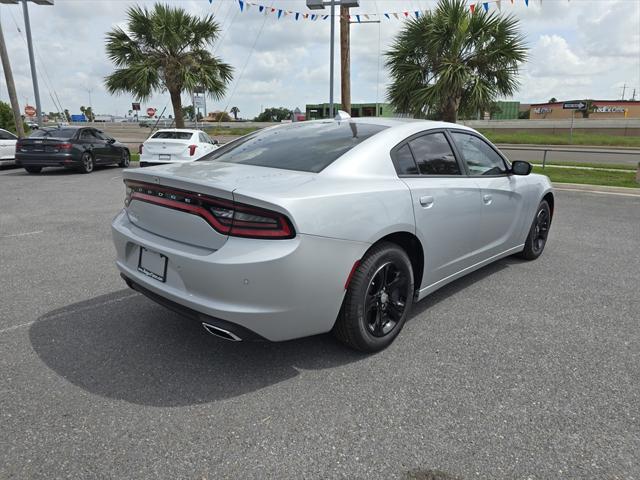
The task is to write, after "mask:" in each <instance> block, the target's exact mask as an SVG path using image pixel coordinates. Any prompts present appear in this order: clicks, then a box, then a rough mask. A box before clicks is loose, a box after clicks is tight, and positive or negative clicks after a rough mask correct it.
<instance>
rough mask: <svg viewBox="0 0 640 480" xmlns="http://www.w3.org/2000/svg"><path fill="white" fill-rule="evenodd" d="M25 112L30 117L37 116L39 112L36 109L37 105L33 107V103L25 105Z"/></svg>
mask: <svg viewBox="0 0 640 480" xmlns="http://www.w3.org/2000/svg"><path fill="white" fill-rule="evenodd" d="M24 113H25V115H27V116H28V117H35V116H36V114H37V113H38V112H37V111H36V107H32V106H31V105H27V106H26V107H24Z"/></svg>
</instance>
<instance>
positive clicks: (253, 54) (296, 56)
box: [0, 0, 640, 118]
mask: <svg viewBox="0 0 640 480" xmlns="http://www.w3.org/2000/svg"><path fill="white" fill-rule="evenodd" d="M135 3H138V4H142V5H148V6H151V5H152V4H153V3H154V2H152V1H138V2H131V1H129V0H111V1H109V0H55V5H54V6H53V7H44V6H37V5H34V4H31V5H30V13H31V22H32V29H33V38H34V42H35V44H36V51H37V54H38V55H37V66H38V73H39V79H40V88H41V99H42V103H43V109H44V110H45V111H46V112H48V111H52V110H56V109H55V107H54V105H53V101H52V100H51V96H55V95H56V94H57V96H58V97H59V98H60V101H61V103H62V104H63V106H64V107H66V108H69V110H71V111H72V112H78V111H79V107H80V106H81V105H88V104H89V92H88V90H91V102H92V105H93V108H94V111H95V112H96V113H110V114H120V115H122V114H124V113H125V112H126V111H127V110H128V109H129V108H130V103H131V101H132V99H131V98H130V97H128V96H116V97H113V96H110V95H109V94H107V93H106V91H105V89H104V85H103V78H104V76H105V75H107V74H109V73H110V72H111V71H112V66H111V64H110V63H109V61H108V60H107V59H106V56H105V53H104V34H105V32H107V31H108V30H110V29H111V28H112V27H113V26H114V25H123V24H124V21H125V18H126V15H125V14H126V10H127V8H128V7H129V6H131V5H133V4H135ZM165 3H170V4H174V5H180V6H182V7H183V8H185V9H187V10H189V11H191V12H193V13H198V14H204V13H206V12H213V13H215V14H216V17H217V19H218V21H219V22H220V23H221V26H222V35H221V40H220V44H219V45H218V46H216V47H215V50H216V55H218V56H220V57H222V58H223V59H224V60H225V61H226V62H228V63H230V64H232V65H233V66H234V67H235V68H236V78H235V79H234V82H233V84H232V85H231V87H230V89H229V94H228V95H227V97H226V98H225V99H223V100H222V101H217V102H214V101H211V100H209V101H208V107H209V109H210V110H221V109H224V108H225V107H227V108H230V107H231V106H234V105H235V106H238V107H239V108H240V112H241V113H240V115H241V116H243V117H248V118H251V117H253V116H255V115H256V114H257V113H259V111H260V109H261V108H262V107H265V108H266V107H269V106H286V107H289V108H295V107H300V108H301V109H304V105H305V104H306V103H315V102H322V101H328V95H329V94H328V91H329V86H328V77H329V22H328V21H317V22H309V21H298V22H296V21H294V20H292V19H289V18H281V19H280V20H277V19H276V17H275V16H273V15H268V16H264V15H261V14H259V13H258V12H257V9H256V8H255V7H252V8H250V9H249V11H247V12H243V13H240V11H239V8H238V2H237V0H213V3H212V4H210V3H209V1H208V0H198V1H195V0H190V1H176V0H171V1H168V2H165ZM256 3H262V4H265V5H273V6H274V7H276V8H283V9H286V10H291V11H300V12H308V10H307V9H306V7H305V2H304V0H262V1H258V2H256ZM360 4H361V6H360V8H358V9H354V10H353V14H356V13H373V12H376V11H379V12H389V11H391V12H392V11H404V10H408V11H414V10H424V9H428V8H433V7H434V6H435V4H436V2H435V0H377V1H374V0H361V2H360ZM490 8H491V9H494V8H496V6H495V4H493V3H492V4H491V5H490ZM502 12H503V13H508V14H512V15H515V16H516V17H517V18H518V19H519V20H520V22H521V28H522V31H523V33H524V34H525V35H526V38H527V43H528V45H529V47H530V60H529V62H527V64H526V65H524V66H523V68H522V72H521V87H520V89H519V91H518V94H517V95H515V96H514V99H515V100H520V101H522V102H544V101H547V100H548V99H549V98H551V97H557V98H558V99H567V98H584V97H590V98H601V99H615V98H619V97H620V96H621V88H622V85H623V84H625V83H626V84H627V93H626V95H625V96H626V98H629V97H630V95H631V92H632V91H633V89H634V88H635V89H636V98H638V99H640V0H571V1H567V0H543V1H542V2H540V1H539V0H530V1H529V7H526V6H525V5H524V0H514V4H511V3H510V0H502ZM0 20H1V21H2V26H3V29H4V34H5V39H6V41H7V45H8V48H9V52H10V57H11V61H12V65H13V69H14V76H15V79H16V84H17V89H18V96H19V99H20V103H21V105H24V103H25V102H26V101H27V99H28V101H29V103H31V104H33V90H32V86H31V80H30V73H29V64H28V54H27V49H26V46H25V41H24V36H23V35H24V33H23V32H24V26H23V23H22V9H21V7H20V6H11V5H2V6H0ZM402 25H403V21H401V20H386V21H383V22H382V23H380V24H361V25H353V26H352V30H351V31H352V44H351V57H352V66H351V69H352V97H353V98H352V100H353V102H375V101H376V100H377V101H384V96H385V89H386V84H387V82H388V78H387V74H386V71H385V69H384V62H383V61H381V60H379V58H380V55H379V53H380V52H384V51H385V49H386V48H387V47H388V45H389V44H390V43H391V41H392V40H393V37H394V35H396V34H397V32H398V31H399V29H400V28H402ZM18 28H19V29H20V30H21V31H22V33H21V32H18ZM254 44H255V48H253V49H252V47H253V45H254ZM336 58H339V57H338V44H337V43H336ZM245 65H246V68H244V66H245ZM243 68H244V70H243ZM336 70H337V71H338V70H339V61H337V62H336ZM335 91H336V99H337V100H339V72H338V74H337V75H336V83H335ZM0 99H1V100H3V101H7V93H6V86H5V84H4V76H2V77H1V79H0ZM185 101H187V96H186V95H185ZM167 104H169V102H168V97H167V95H164V94H158V95H156V96H155V97H154V98H153V99H152V100H151V101H149V102H145V104H144V105H143V107H145V108H146V107H147V106H153V107H156V108H158V109H160V110H162V108H163V107H164V106H165V105H167ZM169 108H170V104H169Z"/></svg>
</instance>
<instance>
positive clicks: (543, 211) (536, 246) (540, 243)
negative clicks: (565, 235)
mask: <svg viewBox="0 0 640 480" xmlns="http://www.w3.org/2000/svg"><path fill="white" fill-rule="evenodd" d="M550 228H551V209H550V208H549V204H548V203H547V201H546V200H543V201H542V202H540V205H538V208H537V209H536V216H535V217H534V219H533V223H532V224H531V228H530V229H529V235H527V240H526V241H525V243H524V250H522V252H520V254H519V256H520V257H521V258H524V259H525V260H535V259H536V258H538V257H539V256H540V255H542V252H543V251H544V247H545V245H546V244H547V237H548V235H549V229H550Z"/></svg>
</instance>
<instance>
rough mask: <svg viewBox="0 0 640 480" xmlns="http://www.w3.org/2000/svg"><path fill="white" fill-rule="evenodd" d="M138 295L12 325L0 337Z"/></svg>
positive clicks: (1, 331) (2, 331) (0, 332)
mask: <svg viewBox="0 0 640 480" xmlns="http://www.w3.org/2000/svg"><path fill="white" fill-rule="evenodd" d="M139 295H140V294H139V293H131V294H129V295H126V296H124V297H120V298H114V299H112V300H107V301H105V302H101V303H97V304H93V305H86V306H84V307H80V308H76V309H74V310H65V311H63V312H60V313H56V314H54V315H49V316H44V317H41V318H39V319H37V320H33V321H31V322H26V323H21V324H19V325H13V326H11V327H7V328H3V329H2V330H0V335H2V334H3V333H8V332H12V331H14V330H20V329H21V328H25V327H30V326H31V325H33V324H34V323H38V322H46V321H47V320H54V319H56V318H60V317H63V316H65V315H73V314H76V313H80V312H84V311H87V310H93V309H95V308H100V307H104V306H106V305H111V304H113V303H119V302H123V301H124V300H128V299H130V298H133V297H137V296H139Z"/></svg>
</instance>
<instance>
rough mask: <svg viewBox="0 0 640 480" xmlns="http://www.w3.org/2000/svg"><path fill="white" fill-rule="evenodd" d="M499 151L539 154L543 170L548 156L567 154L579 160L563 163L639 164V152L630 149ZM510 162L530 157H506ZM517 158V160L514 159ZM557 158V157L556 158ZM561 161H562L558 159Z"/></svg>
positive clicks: (519, 148) (507, 148)
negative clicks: (590, 158) (577, 157)
mask: <svg viewBox="0 0 640 480" xmlns="http://www.w3.org/2000/svg"><path fill="white" fill-rule="evenodd" d="M499 148H500V150H503V151H505V152H535V153H540V154H541V156H542V158H541V160H542V166H543V168H544V167H545V166H546V165H547V160H548V157H549V154H556V153H560V154H569V155H572V156H579V159H578V160H576V159H575V158H574V159H571V158H569V159H567V158H565V159H564V160H565V161H571V162H574V163H603V164H606V163H611V164H615V163H616V162H620V163H621V164H625V165H629V166H630V167H631V166H633V167H636V166H637V165H638V164H639V162H640V150H632V149H628V150H626V149H618V150H606V149H602V148H589V147H587V148H563V147H545V146H539V147H538V146H512V145H499ZM507 156H508V157H509V158H510V159H511V160H526V161H531V156H532V155H527V156H526V157H528V158H525V156H523V155H517V154H516V155H507ZM585 156H587V157H589V156H591V157H593V156H597V158H594V159H592V160H589V159H585V158H584V157H585ZM516 157H517V158H516ZM556 158H557V156H556ZM559 160H562V159H559Z"/></svg>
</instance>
